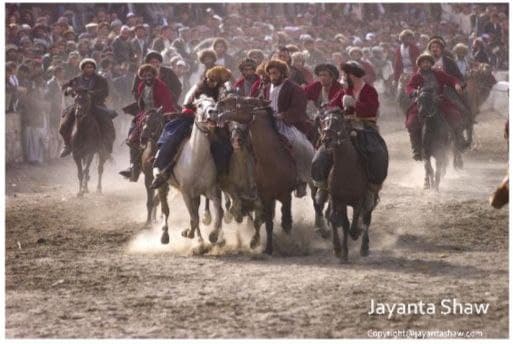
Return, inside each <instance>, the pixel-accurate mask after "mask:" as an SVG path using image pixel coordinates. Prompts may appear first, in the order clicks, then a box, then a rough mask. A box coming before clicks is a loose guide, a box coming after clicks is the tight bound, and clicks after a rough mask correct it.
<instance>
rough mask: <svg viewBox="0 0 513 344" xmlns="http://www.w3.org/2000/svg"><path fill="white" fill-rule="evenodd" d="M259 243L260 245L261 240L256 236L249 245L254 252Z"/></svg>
mask: <svg viewBox="0 0 513 344" xmlns="http://www.w3.org/2000/svg"><path fill="white" fill-rule="evenodd" d="M259 243H260V238H259V237H256V236H254V237H252V238H251V242H250V243H249V247H251V249H253V250H254V249H255V248H256V247H257V246H258V244H259Z"/></svg>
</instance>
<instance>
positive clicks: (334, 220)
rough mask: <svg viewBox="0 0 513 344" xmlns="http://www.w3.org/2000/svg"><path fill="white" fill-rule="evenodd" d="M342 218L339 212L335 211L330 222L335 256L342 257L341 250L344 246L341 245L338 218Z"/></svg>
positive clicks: (330, 217) (330, 216)
mask: <svg viewBox="0 0 513 344" xmlns="http://www.w3.org/2000/svg"><path fill="white" fill-rule="evenodd" d="M339 218H340V215H339V214H336V213H333V214H330V215H329V219H330V220H329V222H330V224H331V232H332V235H331V239H332V241H333V252H334V253H335V256H336V257H338V258H340V257H341V251H342V248H341V246H340V238H339V236H338V229H337V226H338V225H339V224H338V219H339Z"/></svg>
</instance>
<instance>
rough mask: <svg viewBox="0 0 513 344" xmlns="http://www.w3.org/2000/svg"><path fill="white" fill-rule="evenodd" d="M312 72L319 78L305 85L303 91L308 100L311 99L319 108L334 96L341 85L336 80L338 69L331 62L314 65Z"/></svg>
mask: <svg viewBox="0 0 513 344" xmlns="http://www.w3.org/2000/svg"><path fill="white" fill-rule="evenodd" d="M314 73H315V75H316V76H317V77H318V78H319V80H318V81H314V82H313V83H311V84H309V85H308V86H306V87H305V92H306V96H307V98H308V100H311V101H313V102H314V104H315V107H316V108H321V107H322V106H324V105H327V104H329V102H330V101H331V100H332V99H333V98H335V96H336V95H337V94H338V92H340V89H342V85H341V84H340V83H339V82H338V79H339V77H340V75H339V72H338V69H337V67H335V66H334V65H332V64H329V63H322V64H319V65H317V66H316V67H315V69H314Z"/></svg>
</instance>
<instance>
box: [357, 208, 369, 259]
mask: <svg viewBox="0 0 513 344" xmlns="http://www.w3.org/2000/svg"><path fill="white" fill-rule="evenodd" d="M371 219H372V210H367V211H366V212H365V214H364V215H363V236H362V246H361V247H360V256H362V257H367V256H368V255H369V226H370V223H371Z"/></svg>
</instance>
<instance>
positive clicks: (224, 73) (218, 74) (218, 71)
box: [206, 66, 232, 83]
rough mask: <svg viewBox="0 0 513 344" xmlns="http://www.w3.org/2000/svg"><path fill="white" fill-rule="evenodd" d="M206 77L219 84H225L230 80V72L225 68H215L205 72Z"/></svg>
mask: <svg viewBox="0 0 513 344" xmlns="http://www.w3.org/2000/svg"><path fill="white" fill-rule="evenodd" d="M206 77H207V78H208V79H212V80H215V81H217V82H220V83H225V82H227V81H228V80H230V79H231V78H232V72H231V71H230V70H229V69H228V68H226V67H223V66H215V67H212V68H210V69H209V70H208V71H207V73H206Z"/></svg>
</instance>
